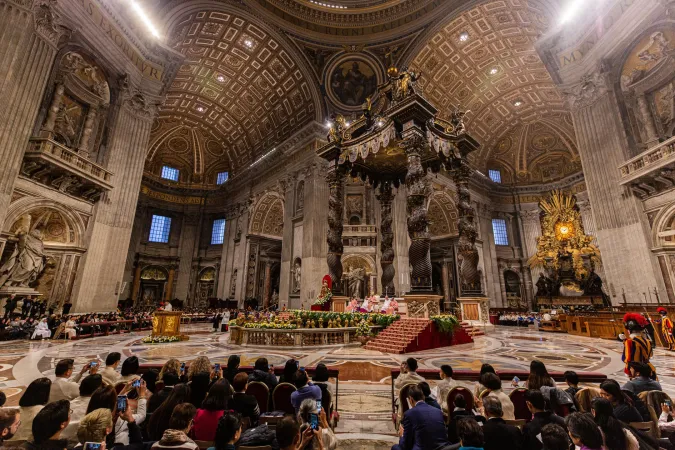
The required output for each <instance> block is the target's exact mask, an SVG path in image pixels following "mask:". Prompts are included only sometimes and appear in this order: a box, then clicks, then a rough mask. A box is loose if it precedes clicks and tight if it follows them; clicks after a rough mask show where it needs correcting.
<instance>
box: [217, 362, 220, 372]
mask: <svg viewBox="0 0 675 450" xmlns="http://www.w3.org/2000/svg"><path fill="white" fill-rule="evenodd" d="M219 371H220V364H218V363H216V372H219Z"/></svg>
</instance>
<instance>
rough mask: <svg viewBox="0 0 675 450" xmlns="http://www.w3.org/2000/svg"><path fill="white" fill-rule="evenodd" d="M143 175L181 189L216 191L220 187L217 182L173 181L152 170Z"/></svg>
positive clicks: (156, 181)
mask: <svg viewBox="0 0 675 450" xmlns="http://www.w3.org/2000/svg"><path fill="white" fill-rule="evenodd" d="M143 177H145V178H147V179H148V180H151V181H154V182H155V183H159V184H163V185H166V186H171V187H177V188H181V189H195V190H207V191H216V190H218V189H220V187H221V186H220V185H216V184H215V183H210V184H209V183H184V182H182V181H173V180H167V179H166V178H162V177H160V176H158V175H155V174H154V173H152V172H147V171H146V172H143Z"/></svg>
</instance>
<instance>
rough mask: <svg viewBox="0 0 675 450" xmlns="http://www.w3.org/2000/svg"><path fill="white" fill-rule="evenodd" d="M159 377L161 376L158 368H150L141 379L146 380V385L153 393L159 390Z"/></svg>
mask: <svg viewBox="0 0 675 450" xmlns="http://www.w3.org/2000/svg"><path fill="white" fill-rule="evenodd" d="M158 377H159V372H158V371H157V369H150V370H148V371H147V372H145V373H144V374H143V375H142V376H141V379H142V380H143V381H145V386H146V387H147V388H148V390H149V391H150V392H152V393H153V394H154V393H155V391H156V390H157V378H158Z"/></svg>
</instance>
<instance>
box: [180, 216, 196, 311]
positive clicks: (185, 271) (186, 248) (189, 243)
mask: <svg viewBox="0 0 675 450" xmlns="http://www.w3.org/2000/svg"><path fill="white" fill-rule="evenodd" d="M195 219H196V218H194V217H192V215H191V214H184V215H183V224H182V226H181V233H180V248H179V249H178V254H179V255H180V261H179V262H178V273H177V275H178V276H177V277H176V293H175V298H178V299H180V300H183V301H186V300H188V299H189V298H191V295H190V294H191V292H190V288H191V285H192V284H193V283H191V275H192V259H193V256H194V252H195V246H196V245H197V240H198V239H199V236H198V233H199V231H198V228H199V227H198V222H199V221H198V220H195Z"/></svg>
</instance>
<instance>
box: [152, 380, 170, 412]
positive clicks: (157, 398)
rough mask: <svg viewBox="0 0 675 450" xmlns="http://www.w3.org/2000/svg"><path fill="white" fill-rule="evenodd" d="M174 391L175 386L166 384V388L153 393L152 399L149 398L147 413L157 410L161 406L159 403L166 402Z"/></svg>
mask: <svg viewBox="0 0 675 450" xmlns="http://www.w3.org/2000/svg"><path fill="white" fill-rule="evenodd" d="M172 391H173V386H164V388H163V389H162V390H161V391H159V392H157V393H156V394H154V395H152V396H151V397H150V400H148V410H147V414H152V413H153V412H155V410H156V409H157V408H159V405H161V404H162V403H164V400H166V399H167V398H169V394H171V392H172Z"/></svg>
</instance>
